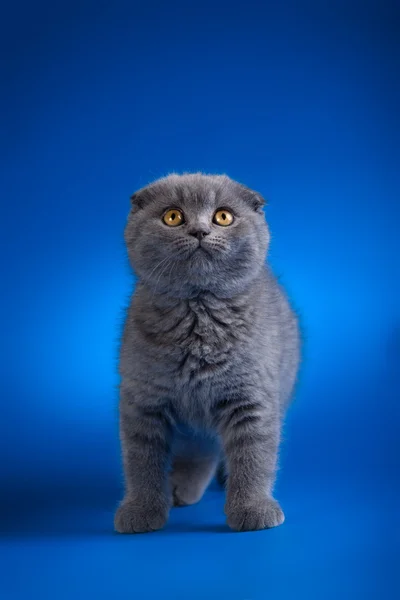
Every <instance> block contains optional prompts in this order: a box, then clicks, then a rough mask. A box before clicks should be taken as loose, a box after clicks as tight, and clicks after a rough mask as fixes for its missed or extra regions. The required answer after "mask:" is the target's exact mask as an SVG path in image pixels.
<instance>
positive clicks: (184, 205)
mask: <svg viewBox="0 0 400 600" xmlns="http://www.w3.org/2000/svg"><path fill="white" fill-rule="evenodd" d="M263 204H264V201H263V199H262V198H261V196H260V195H259V194H257V193H256V192H253V191H251V190H250V189H248V188H246V187H244V186H243V185H240V184H239V183H236V182H234V181H232V180H231V179H229V178H228V177H226V176H208V175H202V174H193V175H182V176H179V175H170V176H168V177H166V178H163V179H160V180H158V181H156V182H155V183H152V184H151V185H149V186H148V187H146V188H144V189H142V190H140V191H139V192H137V193H136V194H134V196H133V197H132V210H131V213H130V215H129V219H128V223H127V226H126V230H125V241H126V244H127V248H128V255H129V259H130V262H131V264H132V267H133V269H134V271H135V272H136V274H137V277H138V283H137V286H136V290H135V292H134V294H133V296H132V299H131V304H130V307H129V310H128V313H127V318H126V322H125V328H124V333H123V338H122V346H121V355H120V374H121V377H122V381H121V388H120V394H121V397H120V432H121V442H122V452H123V462H124V470H125V479H126V493H125V497H124V499H123V501H122V503H121V504H120V506H119V508H118V510H117V513H116V516H115V528H116V530H117V531H119V532H121V533H133V532H145V531H154V530H157V529H160V528H162V527H163V525H165V523H166V521H167V518H168V512H169V509H170V507H171V505H172V504H174V505H175V506H182V505H188V504H192V503H194V502H197V501H198V500H200V498H201V497H202V495H203V493H204V491H205V489H206V488H207V485H208V484H209V482H210V480H211V479H212V478H213V476H214V475H215V473H216V470H217V468H218V466H219V465H220V469H219V473H220V475H221V473H222V470H223V471H225V472H226V478H227V481H226V506H225V512H226V515H227V522H228V524H229V526H230V527H231V528H232V529H234V530H237V531H246V530H256V529H263V528H267V527H274V526H276V525H280V524H281V523H283V520H284V514H283V512H282V510H281V508H280V506H279V504H278V503H277V501H276V500H274V499H273V497H272V488H273V484H274V478H275V471H276V462H277V450H278V444H279V435H280V425H281V418H282V414H283V412H284V409H285V407H286V405H287V402H288V399H289V397H290V394H291V392H292V388H293V385H294V382H295V379H296V373H297V369H298V363H299V335H298V325H297V319H296V317H295V315H294V313H293V312H292V310H291V309H290V307H289V304H288V301H287V299H286V296H285V294H284V292H283V291H282V289H281V287H280V286H279V285H278V283H277V281H276V279H275V278H274V276H273V275H272V273H271V271H270V270H269V268H268V267H267V266H266V265H265V258H266V254H267V249H268V245H269V239H270V236H269V231H268V227H267V224H266V222H265V218H264V213H263V210H262V206H263ZM221 461H223V469H222V464H221Z"/></svg>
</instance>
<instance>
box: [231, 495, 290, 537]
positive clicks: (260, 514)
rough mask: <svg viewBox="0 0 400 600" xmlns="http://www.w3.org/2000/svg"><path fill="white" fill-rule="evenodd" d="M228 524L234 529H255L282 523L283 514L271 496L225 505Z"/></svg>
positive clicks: (267, 527)
mask: <svg viewBox="0 0 400 600" xmlns="http://www.w3.org/2000/svg"><path fill="white" fill-rule="evenodd" d="M226 515H227V521H228V525H229V527H230V528H231V529H234V530H235V531H256V530H258V529H269V528H270V527H277V526H278V525H282V523H283V521H284V520H285V515H284V514H283V511H282V509H281V507H280V506H279V504H278V503H277V502H276V500H274V499H273V498H262V499H261V500H260V499H257V500H256V501H253V502H251V503H248V502H246V503H243V504H240V503H237V504H235V505H232V506H230V505H229V504H228V505H227V507H226Z"/></svg>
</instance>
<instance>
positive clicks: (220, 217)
mask: <svg viewBox="0 0 400 600" xmlns="http://www.w3.org/2000/svg"><path fill="white" fill-rule="evenodd" d="M214 223H216V224H217V225H221V227H227V226H228V225H231V224H232V223H233V214H232V213H230V212H229V211H228V210H217V212H216V213H215V215H214Z"/></svg>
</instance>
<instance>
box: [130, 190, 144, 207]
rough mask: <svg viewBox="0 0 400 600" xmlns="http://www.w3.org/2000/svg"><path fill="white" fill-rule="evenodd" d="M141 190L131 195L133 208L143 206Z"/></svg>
mask: <svg viewBox="0 0 400 600" xmlns="http://www.w3.org/2000/svg"><path fill="white" fill-rule="evenodd" d="M141 196H142V194H141V191H139V192H135V193H134V194H132V196H131V204H132V206H133V208H143V198H142V197H141Z"/></svg>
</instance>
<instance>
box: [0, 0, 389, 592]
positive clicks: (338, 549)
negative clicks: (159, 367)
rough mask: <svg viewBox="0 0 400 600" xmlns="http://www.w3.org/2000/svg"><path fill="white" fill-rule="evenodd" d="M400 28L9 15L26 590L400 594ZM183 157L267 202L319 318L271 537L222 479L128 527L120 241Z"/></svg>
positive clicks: (12, 257) (150, 6)
mask: <svg viewBox="0 0 400 600" xmlns="http://www.w3.org/2000/svg"><path fill="white" fill-rule="evenodd" d="M399 30H400V10H399V5H398V4H396V3H394V2H390V1H385V0H380V1H379V2H378V1H376V2H371V1H368V0H367V1H364V2H358V1H353V2H352V1H350V2H349V1H347V2H342V1H337V2H326V1H323V0H321V1H319V2H288V1H283V2H279V3H269V2H265V3H261V2H260V3H256V2H253V1H252V0H249V1H247V2H243V3H241V4H240V5H239V4H237V5H236V4H234V3H232V2H230V3H224V2H220V1H218V0H214V1H213V2H209V1H208V0H204V1H203V2H201V3H197V2H194V3H191V2H189V1H187V2H179V1H178V2H172V3H171V4H168V3H161V2H156V1H155V0H149V2H148V3H140V4H139V3H137V2H119V1H117V2H106V1H97V2H89V1H86V0H81V1H80V2H77V1H76V0H71V1H69V2H64V3H62V2H58V3H54V2H43V1H38V2H30V3H27V2H21V1H20V2H18V1H17V2H15V3H13V4H12V6H11V4H10V6H8V7H7V9H5V10H2V19H1V32H0V33H1V35H0V44H1V61H2V62H1V68H2V93H1V96H0V108H1V121H2V126H1V136H0V152H1V191H0V196H1V219H0V228H1V244H2V257H3V260H2V278H1V281H2V285H1V303H2V310H1V315H2V325H1V339H2V342H3V344H2V352H1V357H0V358H1V361H0V365H1V371H2V373H1V383H2V394H1V406H2V409H1V413H2V414H1V417H0V451H1V468H0V484H1V515H0V518H1V530H2V537H1V541H0V552H1V558H0V595H1V594H3V595H2V597H4V598H5V599H6V600H12V599H14V598H36V597H37V598H40V599H41V600H45V599H47V598H48V599H52V600H53V599H55V598H57V599H62V600H63V599H70V598H78V599H79V598H87V597H89V598H91V597H93V598H103V597H104V598H121V597H122V596H124V597H132V598H138V599H140V600H142V599H143V600H146V599H150V598H151V599H152V598H162V597H165V598H174V599H178V600H179V599H185V600H189V599H190V600H192V599H193V600H196V599H204V598H209V599H214V598H215V599H217V598H228V597H229V598H231V599H232V600H261V599H264V598H271V599H272V598H273V599H274V600H275V599H281V598H296V599H297V598H307V599H308V600H313V599H314V598H315V599H318V600H320V599H322V598H323V599H324V600H325V599H331V598H332V599H336V598H346V599H347V598H352V599H354V598H363V599H364V598H391V597H395V580H394V567H395V558H396V552H398V550H399V546H398V533H399V529H398V526H399V520H398V501H397V498H398V491H399V479H398V469H399V461H398V458H399V454H400V452H399V450H400V448H399V442H398V439H397V436H398V423H399V408H398V405H399V402H398V400H399V386H398V368H399V364H400V361H399V358H400V336H399V332H400V319H399V316H400V315H399V295H398V291H399V289H398V288H399V270H398V258H399V247H398V231H399V212H400V209H399V192H400V186H399V159H400V153H399V130H400V122H399V121H400V119H399V108H398V107H399V105H400V93H399V78H398V74H399V72H400V46H399ZM173 170H175V171H178V172H182V171H195V170H202V171H206V172H226V173H227V174H229V175H230V176H231V177H233V178H235V179H238V180H240V181H242V182H244V183H246V184H247V185H249V186H251V187H253V188H255V189H257V190H259V191H260V192H261V193H262V194H263V195H264V196H265V197H266V198H267V200H268V202H269V205H268V207H267V209H266V215H267V218H268V220H269V223H270V226H271V229H272V234H273V242H272V247H271V256H270V258H271V261H272V263H273V265H274V267H275V269H276V271H277V273H278V274H279V275H281V277H282V280H283V282H284V283H285V284H286V285H287V286H288V289H289V292H290V295H291V296H292V298H293V299H294V302H295V305H296V307H297V308H298V310H299V312H300V314H301V315H302V320H303V326H304V329H305V338H306V340H305V341H306V346H305V359H304V365H303V370H302V377H301V383H300V386H299V389H298V392H297V396H296V400H295V402H294V404H293V406H292V407H291V409H290V411H289V414H288V418H287V423H286V427H285V432H284V444H283V447H282V452H281V467H282V468H281V472H280V476H279V481H278V485H277V497H278V498H279V499H280V501H281V503H282V505H283V507H284V509H285V512H286V516H287V520H286V523H285V525H284V526H283V527H280V528H277V529H274V530H271V531H263V532H257V533H245V534H240V535H238V534H233V533H230V532H229V531H228V529H227V528H226V526H225V524H224V515H223V494H222V493H221V492H220V491H218V489H217V488H216V487H214V486H212V487H211V489H210V491H209V492H208V493H207V494H206V496H205V498H204V499H203V501H202V502H201V503H200V504H198V505H197V506H194V507H190V508H187V509H180V510H178V509H176V510H173V511H172V514H171V519H170V522H169V524H168V526H167V528H166V529H165V530H164V531H162V532H159V533H155V534H152V535H148V536H143V535H142V536H133V537H132V536H130V537H129V536H128V537H127V536H118V535H116V534H114V533H113V527H112V517H113V511H114V507H115V505H116V503H117V501H118V500H119V499H120V497H121V493H122V491H121V490H122V487H121V486H122V476H121V466H120V458H119V443H118V431H117V429H118V428H117V390H116V386H117V383H118V379H117V375H116V360H117V340H118V335H119V332H120V327H121V322H122V317H123V307H124V306H125V304H126V301H127V298H128V295H129V292H130V289H131V285H132V279H131V275H130V273H129V269H128V266H127V261H126V257H125V253H124V247H123V240H122V233H123V227H124V224H125V219H126V216H127V213H128V210H129V196H130V194H131V193H133V192H134V191H135V190H136V189H137V188H139V187H140V186H142V185H144V184H146V183H147V182H149V181H150V180H152V179H154V178H156V177H159V176H161V175H164V174H166V173H168V172H170V171H173ZM396 253H397V256H396Z"/></svg>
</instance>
